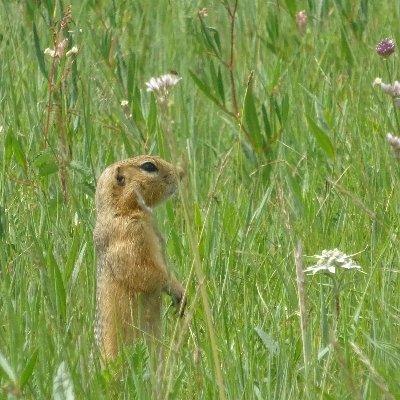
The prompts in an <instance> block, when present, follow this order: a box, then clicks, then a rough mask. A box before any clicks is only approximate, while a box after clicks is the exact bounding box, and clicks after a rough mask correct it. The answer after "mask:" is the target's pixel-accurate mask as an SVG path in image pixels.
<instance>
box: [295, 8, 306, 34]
mask: <svg viewBox="0 0 400 400" xmlns="http://www.w3.org/2000/svg"><path fill="white" fill-rule="evenodd" d="M296 25H297V29H298V30H299V32H300V33H304V31H305V30H306V27H307V14H306V10H302V11H299V12H298V13H297V14H296Z"/></svg>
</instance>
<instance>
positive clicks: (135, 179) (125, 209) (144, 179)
mask: <svg viewBox="0 0 400 400" xmlns="http://www.w3.org/2000/svg"><path fill="white" fill-rule="evenodd" d="M182 176H183V170H182V169H181V168H179V167H175V166H173V165H172V164H170V163H168V162H167V161H164V160H163V159H161V158H160V157H156V156H138V157H133V158H129V159H127V160H123V161H120V162H117V163H115V164H112V165H110V166H109V167H107V168H106V169H105V170H104V172H103V173H102V174H101V175H100V177H99V180H98V182H97V188H96V210H97V213H102V212H108V213H109V212H111V213H114V214H122V215H128V214H130V213H132V212H134V211H138V210H140V209H141V210H143V211H145V212H151V209H152V208H154V207H155V206H157V205H158V204H160V203H161V202H163V201H164V200H166V199H168V198H169V197H170V196H171V195H172V194H173V193H174V192H175V191H176V189H177V186H178V179H181V178H182Z"/></svg>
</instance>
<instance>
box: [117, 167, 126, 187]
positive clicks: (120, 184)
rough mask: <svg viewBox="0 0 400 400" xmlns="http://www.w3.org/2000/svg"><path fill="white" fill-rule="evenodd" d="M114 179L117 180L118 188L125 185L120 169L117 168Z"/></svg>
mask: <svg viewBox="0 0 400 400" xmlns="http://www.w3.org/2000/svg"><path fill="white" fill-rule="evenodd" d="M115 179H116V180H117V183H118V185H119V186H124V185H125V176H124V175H122V174H121V168H120V167H117V173H116V176H115Z"/></svg>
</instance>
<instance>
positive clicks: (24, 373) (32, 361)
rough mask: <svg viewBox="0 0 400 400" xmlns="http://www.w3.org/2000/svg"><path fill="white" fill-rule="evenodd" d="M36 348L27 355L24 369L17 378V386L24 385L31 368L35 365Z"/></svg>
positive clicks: (30, 374) (29, 375) (30, 373)
mask: <svg viewBox="0 0 400 400" xmlns="http://www.w3.org/2000/svg"><path fill="white" fill-rule="evenodd" d="M38 353H39V352H38V349H35V350H34V351H33V353H32V355H31V356H30V357H29V360H28V362H27V363H26V365H25V368H24V370H23V371H22V374H21V377H20V378H19V386H20V388H21V389H23V387H24V386H25V385H26V383H27V382H28V380H29V378H30V377H31V376H32V372H33V369H34V368H35V365H36V360H37V357H38Z"/></svg>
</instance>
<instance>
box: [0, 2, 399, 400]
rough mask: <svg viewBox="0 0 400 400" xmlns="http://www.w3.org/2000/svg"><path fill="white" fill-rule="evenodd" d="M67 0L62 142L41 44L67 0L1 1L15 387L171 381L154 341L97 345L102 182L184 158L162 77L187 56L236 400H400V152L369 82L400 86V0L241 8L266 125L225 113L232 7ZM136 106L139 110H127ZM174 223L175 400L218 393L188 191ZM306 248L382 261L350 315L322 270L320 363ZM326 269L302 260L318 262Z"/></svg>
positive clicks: (193, 135)
mask: <svg viewBox="0 0 400 400" xmlns="http://www.w3.org/2000/svg"><path fill="white" fill-rule="evenodd" d="M232 1H233V0H232ZM71 3H72V14H71V18H72V20H71V22H70V24H69V25H68V30H69V31H72V32H70V33H67V32H66V31H65V32H64V37H68V38H69V45H68V49H69V48H71V47H72V46H73V45H75V46H78V47H79V48H80V51H79V54H78V55H77V56H76V60H75V62H74V64H73V65H72V66H70V65H69V62H70V61H69V60H67V59H66V58H65V57H63V58H62V59H61V60H60V62H57V64H56V71H55V79H56V82H58V81H60V80H61V84H60V85H59V86H58V87H56V88H55V90H54V92H53V97H52V101H51V113H50V123H49V129H48V145H47V147H46V146H45V140H44V131H45V123H46V118H47V116H48V99H49V76H50V73H51V66H52V59H51V58H50V57H48V56H45V55H44V54H43V51H44V49H45V48H47V47H50V48H53V47H54V45H53V33H52V30H51V27H55V30H56V32H58V31H59V21H60V20H61V18H62V16H63V13H64V12H65V11H66V9H67V5H68V3H64V2H63V1H61V0H60V1H53V0H43V1H35V2H34V1H30V0H25V1H7V0H4V1H2V3H1V6H0V59H1V63H0V110H1V112H0V127H1V128H0V131H1V133H0V154H1V175H0V241H1V247H0V331H1V334H0V393H1V397H2V398H7V397H8V398H20V397H21V398H22V397H24V398H44V399H45V398H51V397H52V396H53V397H54V398H57V399H58V398H73V396H75V397H76V398H110V397H111V396H114V397H116V398H131V397H132V398H134V397H135V396H136V397H137V398H143V399H145V398H149V396H151V393H152V388H151V387H152V385H154V384H155V379H156V378H155V377H154V374H153V372H152V369H151V363H150V361H149V359H148V356H147V350H146V348H145V347H144V346H143V345H142V344H140V343H139V344H137V345H135V346H134V347H133V348H126V349H124V351H123V353H122V354H121V359H120V360H119V361H118V362H117V365H116V366H114V368H115V369H114V370H113V369H112V368H111V369H110V370H104V371H102V370H101V369H100V367H99V365H98V361H97V358H96V357H94V359H92V358H91V353H92V348H93V319H94V300H95V296H94V293H95V254H94V249H93V241H92V230H93V226H94V219H95V213H94V199H93V195H94V188H95V184H96V177H97V176H98V175H99V174H100V173H101V171H102V170H103V169H104V168H105V166H106V165H108V164H109V163H111V162H113V161H116V160H120V159H123V158H125V157H129V156H133V155H137V154H142V153H152V154H160V155H162V156H163V157H165V158H167V159H170V158H171V155H170V154H169V151H168V149H167V146H166V143H165V140H164V137H163V132H162V131H161V128H160V125H159V122H158V116H157V108H156V104H155V100H154V97H153V96H152V95H150V94H148V93H146V91H145V82H146V81H147V80H149V78H150V77H151V76H158V75H160V74H162V73H165V72H167V71H168V70H170V69H172V70H176V71H178V72H179V74H180V76H182V78H183V79H182V81H181V82H180V83H179V84H178V86H177V87H176V88H175V89H174V96H173V99H174V104H173V106H172V110H171V112H172V115H173V120H174V136H175V141H176V152H177V154H178V156H179V158H180V159H182V160H184V162H185V163H186V166H187V173H188V178H189V180H188V182H189V183H188V184H189V185H190V186H189V187H190V189H191V196H192V198H191V209H192V210H193V219H192V224H193V226H192V228H193V229H194V231H195V232H196V235H197V237H198V238H199V253H200V256H201V260H202V269H203V272H204V274H205V276H206V278H207V279H206V282H205V283H204V284H205V285H206V289H207V295H208V301H209V303H210V306H211V311H212V317H213V322H214V329H215V332H216V339H217V349H218V353H219V357H220V364H221V365H220V368H221V370H222V376H223V380H224V386H225V394H226V396H227V398H230V399H241V398H243V399H253V398H255V399H265V398H277V399H288V398H307V397H309V398H323V399H325V398H326V399H330V398H340V399H346V398H349V399H350V398H351V399H353V398H360V399H361V398H366V399H376V398H399V397H400V368H399V367H400V347H399V343H400V297H399V292H400V280H399V272H400V268H399V249H400V246H399V244H400V243H399V229H398V226H399V225H398V221H399V205H400V194H399V190H398V181H399V164H398V163H396V161H395V160H394V159H393V156H392V154H391V152H390V149H389V147H388V145H387V144H386V142H385V135H386V132H389V131H391V132H394V133H396V128H395V125H394V121H395V119H394V114H393V109H392V105H391V104H390V99H389V98H388V97H387V96H386V97H385V95H382V94H381V93H380V91H379V90H377V89H373V88H372V85H371V84H372V82H373V80H374V79H375V77H377V76H382V77H383V78H384V77H386V80H387V70H389V71H391V73H392V74H393V76H394V78H396V77H397V78H399V77H398V76H397V64H398V63H397V59H398V55H397V54H395V55H394V56H392V57H391V58H390V59H389V60H387V61H386V64H387V65H386V66H385V61H383V60H382V59H380V58H379V57H378V56H377V55H376V54H375V51H374V47H375V45H376V43H377V42H378V41H379V40H381V39H382V38H384V37H387V36H390V37H394V38H395V39H396V38H399V37H400V36H399V34H400V32H399V29H400V28H399V24H398V20H399V17H400V3H399V4H397V3H396V2H392V3H393V4H390V3H391V2H388V3H387V4H386V3H385V4H383V3H379V4H378V2H373V1H368V0H357V1H353V2H347V1H344V0H336V1H322V0H308V1H306V0H304V1H295V0H285V1H284V0H274V1H270V2H265V1H262V0H255V1H244V0H242V1H239V6H238V12H237V16H236V18H235V40H234V52H235V53H234V54H235V61H234V65H233V77H234V81H235V85H236V91H237V103H238V111H239V112H240V118H239V120H240V121H242V122H243V127H244V129H246V131H247V132H248V134H249V137H246V135H245V133H244V130H242V129H240V128H239V125H238V120H236V119H235V118H234V117H232V116H231V115H229V114H228V113H227V112H226V111H229V112H232V111H233V99H232V84H231V80H230V76H229V71H228V69H227V68H226V67H225V66H224V64H223V63H221V62H220V60H219V59H218V57H217V56H218V54H220V55H221V57H222V58H223V59H224V60H229V54H230V19H229V16H228V14H227V12H226V9H225V8H224V6H223V5H222V4H220V3H219V2H213V1H205V2H202V3H198V2H193V1H187V0H177V1H166V0H160V1H158V2H157V4H155V3H153V2H149V1H142V0H140V1H135V2H117V1H115V2H114V1H108V0H105V1H102V2H95V1H90V0H83V1H75V0H73V1H71ZM120 3H121V4H120ZM122 3H124V4H123V5H122ZM202 7H207V9H208V16H207V17H204V18H203V20H202V21H203V24H202V22H201V20H200V19H199V17H198V15H197V12H198V10H199V9H201V8H202ZM231 7H233V3H232V4H231ZM302 9H306V11H307V14H308V17H309V18H308V28H307V31H306V32H305V33H304V34H303V35H302V34H301V33H299V31H298V29H297V27H296V24H295V19H294V14H295V13H296V12H297V11H300V10H302ZM211 28H212V29H211ZM59 38H60V36H59ZM213 53H216V54H217V56H216V55H215V54H213ZM386 67H388V68H386ZM66 71H67V72H69V73H68V76H67V77H66V79H62V76H63V74H64V73H66ZM251 72H253V79H252V82H251V84H250V85H248V81H249V75H250V73H251ZM121 100H128V101H129V108H130V112H131V113H132V117H131V118H129V114H128V115H126V114H125V112H124V110H123V109H122V107H121V105H120V102H121ZM397 133H398V132H397ZM249 138H250V139H249ZM157 219H158V221H159V225H160V228H161V230H162V231H163V232H165V236H166V237H167V239H168V254H169V256H170V263H171V266H172V268H173V269H174V271H175V272H176V274H177V276H178V277H179V278H180V280H181V281H185V283H187V284H188V292H189V309H188V313H187V317H186V320H185V321H184V322H182V323H179V325H178V332H179V334H180V336H179V334H178V338H175V339H171V338H173V332H174V328H175V321H176V317H175V316H174V315H173V313H172V311H171V310H168V311H166V313H165V318H164V322H165V324H164V325H165V336H164V341H165V346H166V351H167V353H168V349H169V348H173V349H178V351H176V352H175V351H172V353H171V357H172V358H171V359H170V361H169V363H168V364H167V371H166V376H165V377H164V379H163V383H164V386H163V388H164V389H163V390H162V391H161V390H160V392H159V393H158V396H159V397H165V398H167V397H170V398H182V399H184V398H207V399H208V398H209V399H213V398H217V397H218V389H217V385H216V371H215V368H214V364H213V357H212V350H213V349H212V346H211V342H210V340H209V331H208V329H207V326H206V323H205V314H204V309H203V307H202V303H201V301H200V300H199V294H198V292H199V282H198V280H197V279H196V276H195V275H194V274H190V273H189V272H190V271H191V267H192V254H191V252H190V247H189V240H188V234H187V232H188V229H187V226H185V223H184V218H183V210H182V206H181V203H180V202H179V199H178V198H176V199H174V200H173V201H172V202H169V203H168V204H167V205H165V206H162V207H161V208H160V209H159V210H158V211H157ZM299 240H301V241H302V243H303V252H304V254H306V255H313V254H320V253H321V252H322V250H323V249H333V248H335V247H338V248H340V249H341V250H343V251H344V252H346V253H347V254H354V253H357V252H360V254H358V255H356V256H355V257H354V258H355V259H356V261H357V263H358V264H360V265H361V266H362V267H363V270H364V272H365V274H359V273H358V274H357V273H355V272H354V273H353V271H350V272H348V273H344V274H342V276H341V277H340V279H342V281H343V288H342V291H341V294H340V307H341V310H340V315H339V319H338V321H337V323H336V322H335V317H334V298H333V288H332V280H331V279H329V277H327V276H313V277H310V276H306V279H305V289H306V295H307V316H306V318H307V322H308V328H307V332H306V333H307V335H306V336H307V338H308V340H309V343H310V346H311V352H310V355H309V357H308V360H307V361H308V362H307V365H306V368H304V358H303V343H302V339H301V328H300V321H299V313H298V310H299V305H298V295H297V287H296V272H295V271H296V269H295V260H294V250H295V248H296V245H297V242H298V241H299ZM314 261H315V260H313V259H310V258H304V265H305V266H309V265H311V264H312V263H313V262H314ZM166 305H167V304H166ZM116 370H117V371H122V372H116ZM115 374H116V375H117V378H115ZM169 377H170V378H169ZM167 381H168V382H169V383H168V385H169V389H168V391H167V390H166V389H165V387H166V386H167V385H166V382H167ZM156 384H157V385H159V383H156Z"/></svg>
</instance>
